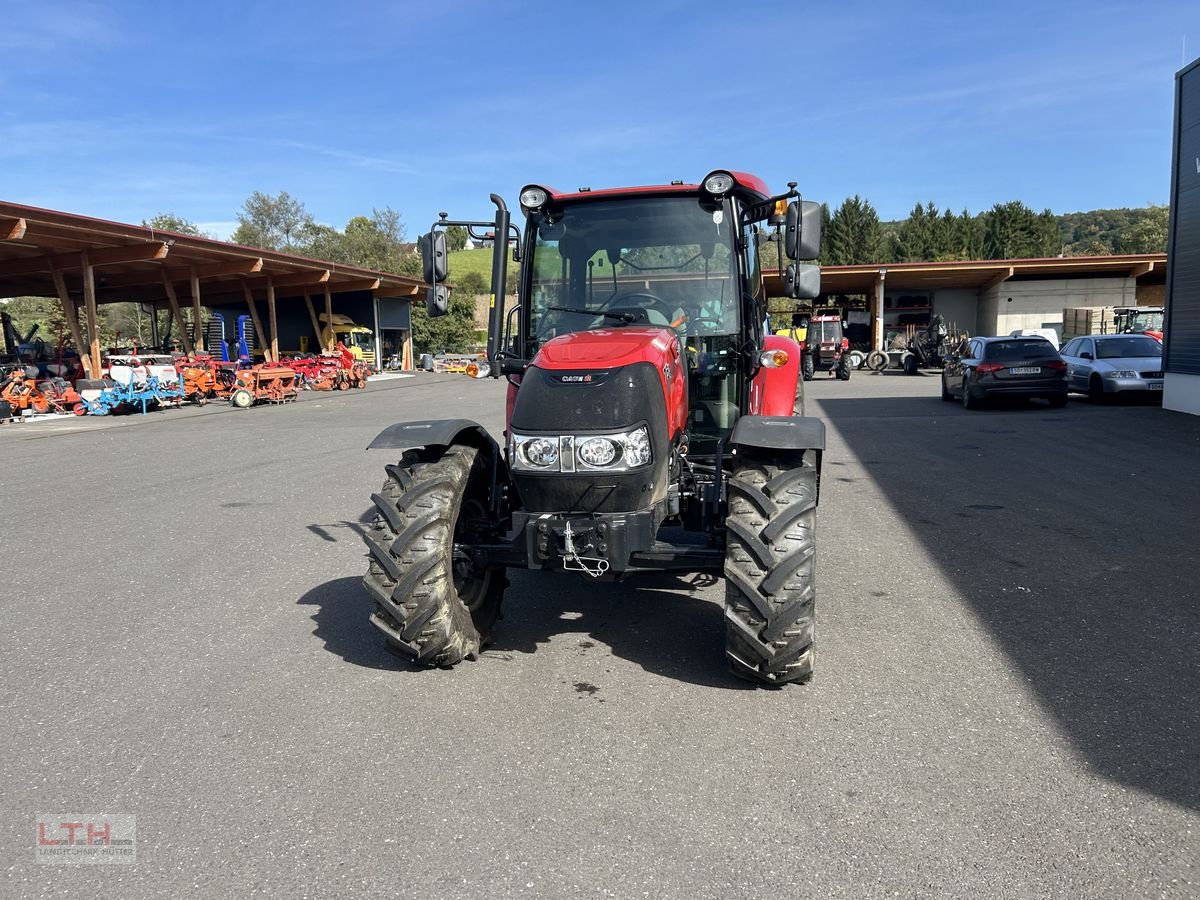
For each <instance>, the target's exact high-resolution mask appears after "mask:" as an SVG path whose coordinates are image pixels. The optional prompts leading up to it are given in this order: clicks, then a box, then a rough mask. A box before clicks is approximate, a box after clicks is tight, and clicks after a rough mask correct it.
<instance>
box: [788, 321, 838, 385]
mask: <svg viewBox="0 0 1200 900" xmlns="http://www.w3.org/2000/svg"><path fill="white" fill-rule="evenodd" d="M803 353H804V356H803V358H802V359H801V362H800V372H801V374H802V376H803V377H804V380H805V381H812V377H813V374H814V373H815V372H830V373H832V374H833V375H835V376H837V378H839V379H840V380H841V381H849V380H850V341H849V340H847V338H846V337H845V335H844V334H843V333H842V316H841V314H840V313H832V314H831V313H819V314H818V315H815V316H813V317H812V318H811V319H809V320H808V333H807V334H806V335H805V337H804V346H803Z"/></svg>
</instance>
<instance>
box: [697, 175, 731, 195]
mask: <svg viewBox="0 0 1200 900" xmlns="http://www.w3.org/2000/svg"><path fill="white" fill-rule="evenodd" d="M704 190H706V191H708V193H710V194H712V195H713V196H714V197H721V196H724V195H725V194H728V193H729V192H730V191H731V190H733V176H732V175H730V174H729V173H728V172H713V173H712V174H711V175H709V176H708V177H707V178H705V179H704Z"/></svg>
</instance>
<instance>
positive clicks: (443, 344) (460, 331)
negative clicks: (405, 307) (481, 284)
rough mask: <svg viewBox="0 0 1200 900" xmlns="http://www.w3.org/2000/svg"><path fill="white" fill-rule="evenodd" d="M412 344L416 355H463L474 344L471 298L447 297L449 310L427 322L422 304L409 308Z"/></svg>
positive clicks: (454, 294)
mask: <svg viewBox="0 0 1200 900" xmlns="http://www.w3.org/2000/svg"><path fill="white" fill-rule="evenodd" d="M412 334H413V344H414V346H415V347H416V352H418V353H464V352H466V351H467V350H470V349H471V347H472V345H474V343H475V295H474V294H468V293H467V292H466V291H464V290H461V289H459V290H455V291H452V292H451V294H450V309H449V312H447V313H446V315H444V316H438V317H436V318H430V317H429V316H428V315H427V314H426V313H425V304H424V303H423V302H421V301H420V300H416V301H415V302H414V303H413V305H412Z"/></svg>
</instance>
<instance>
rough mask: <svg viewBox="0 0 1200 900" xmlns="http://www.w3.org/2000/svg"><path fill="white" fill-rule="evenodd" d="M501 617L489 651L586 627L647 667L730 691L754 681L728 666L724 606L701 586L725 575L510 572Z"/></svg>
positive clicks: (528, 647)
mask: <svg viewBox="0 0 1200 900" xmlns="http://www.w3.org/2000/svg"><path fill="white" fill-rule="evenodd" d="M509 579H510V581H511V584H510V585H509V587H508V590H507V591H505V594H504V607H503V608H504V618H503V619H501V621H500V622H499V623H498V624H497V626H496V628H495V631H494V632H493V634H492V641H491V643H490V644H489V645H488V647H487V648H486V649H485V651H484V653H483V656H484V658H485V659H486V657H487V655H488V654H489V653H494V654H509V653H538V652H544V646H545V645H546V644H548V643H549V641H550V640H551V638H553V637H554V636H555V635H558V634H564V633H569V634H580V633H585V634H586V635H587V639H588V640H590V641H594V642H596V643H598V644H602V645H604V646H606V647H608V648H610V649H611V650H612V653H613V655H614V656H617V657H619V658H621V659H625V660H628V661H629V662H632V663H635V664H637V665H638V666H640V667H641V668H642V669H644V670H645V671H647V672H650V673H652V674H655V675H661V676H662V677H664V678H671V679H674V680H677V681H683V682H686V683H688V684H696V685H700V686H702V687H712V688H723V689H729V690H754V689H755V686H754V685H751V684H749V683H747V682H745V681H742V680H741V679H738V678H735V677H734V676H733V675H732V674H730V673H729V671H728V669H727V668H726V665H725V643H724V642H725V631H724V628H725V626H724V611H723V609H722V607H721V605H720V604H719V603H716V602H713V601H712V600H709V599H705V598H704V597H703V596H701V595H700V591H701V590H702V589H705V588H709V587H711V586H712V585H713V584H715V583H717V582H719V581H720V579H714V578H713V576H709V575H705V574H701V573H695V574H687V575H667V574H663V575H658V574H655V575H640V576H636V577H633V578H630V579H629V580H628V581H620V582H614V583H607V582H606V583H596V582H590V581H587V580H584V579H583V578H581V577H580V576H577V575H568V574H562V573H557V572H526V571H513V572H510V573H509Z"/></svg>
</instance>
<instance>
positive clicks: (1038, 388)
mask: <svg viewBox="0 0 1200 900" xmlns="http://www.w3.org/2000/svg"><path fill="white" fill-rule="evenodd" d="M963 353H964V355H962V356H959V355H957V354H951V355H950V356H948V357H946V365H945V367H944V368H943V369H942V399H943V400H947V401H949V400H954V399H955V398H958V399H960V400H961V401H962V405H963V407H964V408H966V409H977V408H978V407H979V406H980V405H981V404H982V403H983V402H984V401H985V400H988V399H991V398H994V397H1041V398H1042V399H1044V400H1046V401H1048V402H1049V403H1050V405H1051V406H1066V403H1067V364H1066V363H1065V362H1063V359H1062V357H1061V356H1059V355H1058V351H1057V350H1055V349H1054V345H1053V344H1051V343H1050V342H1049V341H1047V340H1046V339H1045V338H1042V337H976V338H971V339H970V340H969V341H968V342H967V344H966V348H965V349H964V351H963Z"/></svg>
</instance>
